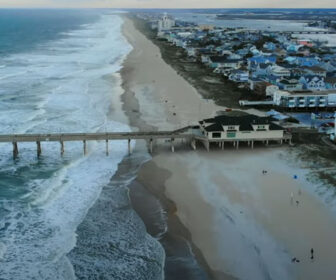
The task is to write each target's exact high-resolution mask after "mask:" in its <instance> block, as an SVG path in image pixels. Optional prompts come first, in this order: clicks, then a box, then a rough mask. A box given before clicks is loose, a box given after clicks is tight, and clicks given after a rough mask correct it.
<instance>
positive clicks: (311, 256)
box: [310, 248, 314, 261]
mask: <svg viewBox="0 0 336 280" xmlns="http://www.w3.org/2000/svg"><path fill="white" fill-rule="evenodd" d="M310 259H311V260H312V261H313V260H314V249H313V248H311V249H310Z"/></svg>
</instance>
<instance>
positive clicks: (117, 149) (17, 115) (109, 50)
mask: <svg viewBox="0 0 336 280" xmlns="http://www.w3.org/2000/svg"><path fill="white" fill-rule="evenodd" d="M121 25H122V19H121V18H120V17H119V16H116V15H102V16H101V18H100V19H99V21H97V22H95V23H93V24H87V25H85V26H82V28H81V29H79V30H73V31H71V32H67V33H65V34H63V38H62V39H59V40H57V41H52V42H47V43H44V44H43V45H40V46H38V48H37V50H35V51H32V52H29V53H28V52H26V53H18V54H13V55H11V56H10V57H7V58H5V59H3V60H4V61H3V63H5V65H6V67H5V68H1V67H0V77H2V79H1V80H0V87H1V95H0V99H1V103H0V121H1V123H2V126H1V127H0V133H43V132H48V133H52V132H87V131H90V132H94V131H129V130H130V128H129V127H128V126H127V125H125V124H121V123H119V122H116V121H113V116H111V114H110V112H111V110H112V108H113V105H112V104H111V102H112V99H113V97H112V95H113V94H117V93H115V92H113V90H112V89H111V88H112V87H111V83H113V82H116V81H119V83H120V78H119V76H118V74H117V72H118V70H120V68H121V63H122V61H123V59H124V58H125V56H126V55H127V53H128V52H129V51H130V50H131V47H130V46H129V45H128V43H127V42H126V40H125V39H124V37H123V36H122V34H121V32H120V30H121ZM113 86H114V87H115V86H116V85H113ZM112 111H113V110H112ZM82 149H83V147H82V144H81V143H75V142H74V143H66V144H65V156H64V157H63V158H62V157H61V156H60V147H59V144H58V143H47V144H45V143H42V152H43V154H42V158H41V159H40V160H37V158H36V145H35V144H34V143H25V144H21V143H20V144H19V151H20V154H19V155H20V158H19V160H17V161H14V162H13V160H12V159H11V145H9V144H3V145H1V150H0V159H1V160H0V178H1V182H0V184H1V187H2V189H3V190H4V193H2V195H1V196H0V211H1V213H2V214H3V215H1V217H2V218H1V224H0V227H1V228H0V238H1V244H2V245H1V247H0V251H1V253H0V257H2V263H1V265H0V275H1V278H4V279H16V280H19V279H73V278H74V277H75V272H74V271H73V268H72V265H71V263H70V262H69V259H68V258H67V257H66V254H67V253H68V252H70V251H71V250H72V249H73V248H74V246H75V245H76V233H75V232H76V229H77V227H78V225H79V224H80V223H81V222H82V221H83V219H84V218H85V216H86V213H87V211H88V210H89V209H90V207H91V206H92V205H93V204H94V202H95V201H96V200H97V198H98V197H99V195H100V193H101V190H102V188H103V186H105V185H107V184H108V183H109V181H110V178H111V176H112V175H113V174H114V173H115V172H116V170H117V166H118V163H119V162H120V161H121V160H122V158H123V157H124V156H125V155H126V152H127V143H125V142H122V141H114V142H113V143H111V145H110V156H109V157H106V156H105V150H104V149H105V143H101V142H90V143H89V145H88V149H89V153H88V155H87V156H86V157H83V150H82ZM126 197H127V196H126ZM128 215H131V216H132V215H133V216H136V214H135V213H134V211H130V212H129V213H128ZM110 219H111V221H113V222H114V223H117V224H118V226H119V227H120V228H122V229H123V230H122V231H121V235H117V236H116V238H115V239H114V242H118V241H117V239H118V238H119V239H120V242H125V248H124V249H125V250H126V251H127V250H128V245H127V242H128V241H127V239H125V238H123V236H122V233H127V232H133V233H134V231H131V230H127V228H128V227H131V228H132V227H134V225H132V224H130V223H128V221H126V223H125V221H124V220H123V219H120V217H113V215H112V216H110ZM114 219H115V221H114ZM137 223H138V224H139V223H140V224H141V222H140V221H138V222H137ZM138 230H139V231H141V238H140V239H139V240H136V236H133V237H132V239H133V240H134V242H138V243H139V247H138V249H137V250H136V251H137V252H139V249H141V248H142V249H143V250H144V251H147V253H146V255H147V256H149V255H150V254H151V253H152V254H154V255H156V254H158V255H160V256H162V254H163V252H162V249H161V247H160V245H158V243H157V242H156V241H155V240H153V239H152V238H151V237H150V236H148V235H147V233H146V230H145V228H144V227H142V228H141V227H140V228H139V229H138ZM121 240H122V241H121ZM142 243H143V244H142ZM141 244H142V245H141ZM140 245H141V246H140ZM148 248H152V249H151V250H150V249H148ZM154 248H155V249H156V253H155V252H153V249H154ZM83 258H85V256H83ZM161 262H163V261H162V260H161ZM125 265H127V264H126V263H125ZM139 267H141V263H139ZM142 267H145V266H144V265H142ZM133 273H136V271H133ZM144 273H146V272H144ZM135 275H136V274H134V275H130V277H133V278H134V277H135Z"/></svg>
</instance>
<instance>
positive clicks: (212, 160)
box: [124, 19, 336, 280]
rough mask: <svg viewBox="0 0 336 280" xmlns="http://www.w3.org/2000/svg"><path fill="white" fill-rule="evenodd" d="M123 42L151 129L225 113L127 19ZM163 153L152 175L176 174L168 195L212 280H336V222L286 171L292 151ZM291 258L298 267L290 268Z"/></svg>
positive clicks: (143, 115) (149, 176)
mask: <svg viewBox="0 0 336 280" xmlns="http://www.w3.org/2000/svg"><path fill="white" fill-rule="evenodd" d="M124 33H125V34H126V36H127V38H128V40H129V41H130V43H131V44H132V45H133V47H134V50H133V52H132V53H131V54H130V56H129V57H128V60H127V63H126V65H125V69H126V70H127V71H126V72H127V73H128V74H127V82H128V86H129V88H130V89H131V91H132V93H133V94H134V96H135V97H136V99H137V100H138V104H137V105H138V106H139V110H140V115H141V118H142V119H144V120H145V121H146V123H147V124H150V125H151V126H154V127H157V128H158V129H166V128H177V127H182V126H184V125H187V124H190V123H194V122H195V121H197V120H199V119H202V118H206V117H211V116H213V115H214V114H215V112H216V111H217V110H220V109H223V108H220V107H218V106H216V105H214V104H213V103H212V102H209V101H206V100H203V99H202V98H201V96H200V95H199V94H198V93H197V92H196V90H195V89H194V88H193V87H192V86H191V85H189V84H188V83H187V82H186V81H185V80H184V79H183V78H182V77H181V76H179V75H178V74H177V73H176V72H175V71H174V70H173V69H172V68H171V67H169V66H168V65H167V64H166V63H165V62H164V61H163V60H162V59H161V55H160V51H159V49H158V48H157V47H156V46H155V45H154V44H153V43H152V42H150V41H149V40H147V39H146V38H145V36H143V35H142V34H141V33H140V32H139V31H137V30H136V29H135V28H134V26H133V23H132V22H131V21H130V20H129V19H125V25H124ZM166 101H167V102H166ZM126 105H127V104H126ZM131 108H132V104H131V105H128V110H129V112H132V109H131ZM136 113H137V114H138V112H136ZM174 113H175V114H176V115H174ZM137 116H139V115H137ZM157 149H159V150H160V151H159V153H158V154H157V155H155V156H154V157H153V161H154V163H155V165H156V166H158V167H159V168H162V169H166V170H169V171H170V173H171V174H172V175H171V177H170V178H169V179H168V180H167V181H166V183H165V189H164V190H162V191H165V195H166V196H167V197H168V198H170V199H171V200H172V201H173V202H174V203H175V204H176V207H177V213H176V214H177V215H178V217H179V218H180V220H181V222H182V223H183V224H184V226H185V227H186V228H187V229H188V230H189V231H190V233H191V238H192V241H193V243H194V244H195V245H196V246H197V247H198V248H199V249H200V250H201V252H202V254H203V256H204V258H205V260H206V262H207V263H208V265H209V266H210V267H211V269H212V270H213V271H214V276H215V277H216V279H225V278H224V276H223V275H224V274H222V272H225V273H227V274H230V275H233V276H235V277H238V278H239V279H281V280H282V279H324V280H327V279H330V280H331V279H335V275H336V267H335V266H334V263H335V260H336V250H333V242H334V238H335V236H336V221H335V217H333V216H332V214H331V211H330V209H328V208H327V207H326V206H325V205H324V204H323V203H322V201H321V200H320V199H319V198H318V197H317V196H316V195H313V194H312V193H313V190H314V187H315V186H313V185H311V184H310V183H308V182H307V181H306V180H305V179H304V177H305V171H304V170H302V169H300V168H299V167H296V166H291V165H290V163H289V162H288V160H287V159H286V158H287V150H286V149H288V148H274V149H272V148H268V149H266V148H262V147H259V148H256V149H254V150H253V151H251V150H250V149H247V148H244V147H242V148H241V149H240V150H239V151H236V150H233V149H226V150H225V151H220V150H213V151H211V152H210V153H208V152H205V151H204V150H203V149H201V148H200V149H199V150H198V151H197V152H194V151H191V150H188V149H186V148H185V146H183V148H182V147H180V148H177V152H176V153H174V154H173V153H169V152H168V149H165V148H164V147H162V146H161V147H160V148H157ZM149 168H153V165H152V164H146V165H144V167H143V171H142V173H143V174H147V178H142V182H143V183H146V181H147V182H148V183H150V182H151V181H152V179H153V177H154V176H156V173H155V169H149ZM146 169H147V170H146ZM263 169H266V170H268V173H267V175H262V173H261V171H262V170H263ZM144 170H145V171H144ZM140 172H141V171H140ZM158 174H160V173H158ZM294 174H298V175H299V179H298V180H294V179H293V175H294ZM156 179H158V178H156ZM299 190H300V192H301V194H299ZM291 193H293V195H294V202H293V203H291V199H290V198H291ZM296 200H298V201H299V205H298V206H296V203H295V201H296ZM312 247H313V248H314V249H315V257H316V258H315V261H314V262H311V260H310V248H312ZM292 257H296V258H298V259H299V260H300V263H292V262H291V259H292Z"/></svg>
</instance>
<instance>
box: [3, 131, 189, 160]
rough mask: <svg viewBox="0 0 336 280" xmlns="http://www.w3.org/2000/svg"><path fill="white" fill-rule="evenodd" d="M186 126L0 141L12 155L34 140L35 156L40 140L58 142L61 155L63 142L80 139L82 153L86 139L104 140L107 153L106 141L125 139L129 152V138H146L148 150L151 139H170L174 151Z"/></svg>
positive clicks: (11, 136)
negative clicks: (8, 148)
mask: <svg viewBox="0 0 336 280" xmlns="http://www.w3.org/2000/svg"><path fill="white" fill-rule="evenodd" d="M187 129H188V128H182V129H179V130H177V131H151V132H105V133H100V132H97V133H54V134H7V135H6V134H5V135H0V143H12V144H13V157H14V158H16V157H17V156H18V154H19V147H18V143H27V142H35V143H36V145H37V156H40V155H41V154H42V148H41V142H59V143H60V151H61V155H63V154H64V150H65V148H64V142H70V141H82V142H83V150H84V154H86V152H87V146H86V142H87V141H106V154H107V155H108V153H109V150H108V142H109V141H111V140H127V141H128V151H129V153H131V140H139V139H142V140H147V141H148V143H149V150H150V152H152V150H153V140H155V139H170V141H171V146H172V151H174V140H175V139H189V138H191V137H192V135H191V134H188V133H185V131H186V130H187Z"/></svg>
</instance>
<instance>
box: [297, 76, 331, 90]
mask: <svg viewBox="0 0 336 280" xmlns="http://www.w3.org/2000/svg"><path fill="white" fill-rule="evenodd" d="M299 82H300V83H301V84H302V85H303V88H304V89H308V90H314V91H318V90H325V89H326V86H325V83H324V78H323V77H319V76H311V75H306V76H303V77H301V78H300V79H299Z"/></svg>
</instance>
